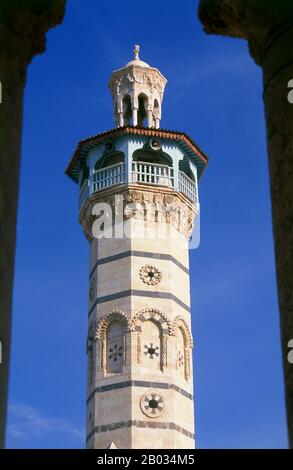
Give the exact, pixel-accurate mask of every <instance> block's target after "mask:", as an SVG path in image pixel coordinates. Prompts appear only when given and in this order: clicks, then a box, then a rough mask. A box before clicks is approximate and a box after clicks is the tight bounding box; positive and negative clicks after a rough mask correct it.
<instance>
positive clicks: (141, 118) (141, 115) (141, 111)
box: [137, 93, 148, 127]
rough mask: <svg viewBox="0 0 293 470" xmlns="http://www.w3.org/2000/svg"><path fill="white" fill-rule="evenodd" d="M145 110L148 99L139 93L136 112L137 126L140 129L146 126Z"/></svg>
mask: <svg viewBox="0 0 293 470" xmlns="http://www.w3.org/2000/svg"><path fill="white" fill-rule="evenodd" d="M147 109H148V97H147V96H146V95H144V94H143V93H141V94H140V95H138V111H137V124H138V125H139V126H140V127H144V126H145V125H146V119H147Z"/></svg>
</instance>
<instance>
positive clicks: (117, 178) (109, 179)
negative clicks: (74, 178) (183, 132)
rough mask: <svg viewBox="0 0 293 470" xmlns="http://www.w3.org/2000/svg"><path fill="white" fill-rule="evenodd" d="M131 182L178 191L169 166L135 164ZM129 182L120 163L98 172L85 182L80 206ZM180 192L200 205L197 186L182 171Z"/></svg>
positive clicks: (179, 182) (180, 172) (179, 183)
mask: <svg viewBox="0 0 293 470" xmlns="http://www.w3.org/2000/svg"><path fill="white" fill-rule="evenodd" d="M131 170H132V171H131V182H132V183H144V184H150V185H153V184H154V185H158V186H167V187H169V188H173V189H176V188H177V185H176V186H175V178H174V169H173V168H172V167H170V166H167V165H157V164H154V163H146V162H133V163H132V168H131ZM125 182H127V178H126V174H125V165H124V163H118V164H116V165H111V166H108V167H106V168H101V169H100V170H96V171H95V172H94V173H93V174H92V175H91V177H90V182H89V181H88V180H85V181H84V183H83V185H82V187H81V190H80V196H79V205H80V207H81V205H82V204H83V203H84V201H85V200H86V199H87V198H88V196H89V195H90V194H93V193H96V192H98V191H101V190H103V189H106V188H109V187H111V186H114V185H116V184H121V183H125ZM178 190H179V191H180V192H182V193H184V194H185V195H186V196H187V197H188V198H189V199H190V200H191V201H192V202H193V203H195V204H197V203H198V196H197V185H196V183H195V182H194V181H192V180H191V179H190V178H189V177H188V176H187V175H186V174H185V173H183V172H182V171H179V172H178Z"/></svg>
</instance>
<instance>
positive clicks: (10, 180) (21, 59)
mask: <svg viewBox="0 0 293 470" xmlns="http://www.w3.org/2000/svg"><path fill="white" fill-rule="evenodd" d="M64 5H65V1H64V0H42V1H36V0H35V1H33V0H26V1H24V0H23V1H21V0H18V1H12V0H1V3H0V82H1V91H2V93H1V99H0V341H1V346H2V358H1V359H2V361H1V364H0V447H3V446H4V440H5V420H6V403H7V389H8V386H7V383H8V371H9V351H10V335H11V308H12V287H13V271H14V251H15V235H16V218H17V202H18V181H19V164H20V151H21V129H22V101H23V89H24V85H25V80H26V68H27V65H28V64H29V63H30V61H31V60H32V57H33V56H34V55H35V54H38V53H41V52H43V51H44V50H45V33H46V31H47V30H48V29H49V28H50V27H52V26H55V25H56V24H58V23H60V21H62V18H63V14H64Z"/></svg>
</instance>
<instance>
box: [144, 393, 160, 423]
mask: <svg viewBox="0 0 293 470" xmlns="http://www.w3.org/2000/svg"><path fill="white" fill-rule="evenodd" d="M140 408H141V411H142V412H143V413H144V414H145V415H146V416H148V417H149V418H158V417H159V416H161V414H162V413H163V411H164V408H165V404H164V399H163V397H162V395H160V394H159V393H158V392H156V391H150V392H146V393H144V394H143V395H142V397H141V399H140Z"/></svg>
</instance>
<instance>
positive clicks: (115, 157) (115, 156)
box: [95, 151, 124, 170]
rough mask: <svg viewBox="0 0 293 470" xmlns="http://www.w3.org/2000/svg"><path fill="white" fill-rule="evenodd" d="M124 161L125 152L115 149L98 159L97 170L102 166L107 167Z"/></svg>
mask: <svg viewBox="0 0 293 470" xmlns="http://www.w3.org/2000/svg"><path fill="white" fill-rule="evenodd" d="M123 162H124V153H123V152H118V151H114V152H112V153H108V154H106V155H104V156H103V157H102V158H100V159H99V160H97V162H96V164H95V170H101V169H102V168H106V167H108V166H111V165H116V164H118V163H123Z"/></svg>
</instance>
